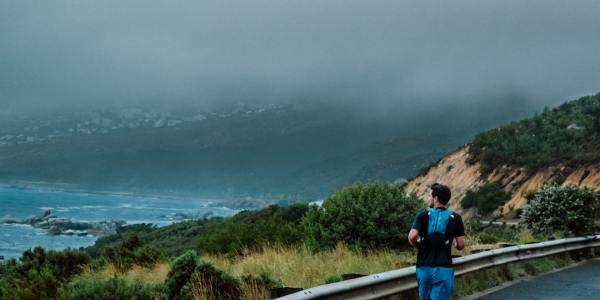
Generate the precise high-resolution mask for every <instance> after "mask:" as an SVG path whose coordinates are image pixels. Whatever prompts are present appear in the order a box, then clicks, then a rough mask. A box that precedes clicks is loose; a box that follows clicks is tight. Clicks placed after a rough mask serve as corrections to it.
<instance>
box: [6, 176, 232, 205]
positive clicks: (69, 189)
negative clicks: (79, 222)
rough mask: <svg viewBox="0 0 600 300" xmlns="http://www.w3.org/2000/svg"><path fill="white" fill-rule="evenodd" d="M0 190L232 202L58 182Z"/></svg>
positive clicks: (15, 183)
mask: <svg viewBox="0 0 600 300" xmlns="http://www.w3.org/2000/svg"><path fill="white" fill-rule="evenodd" d="M0 188H12V189H22V190H34V191H45V192H61V193H73V194H92V195H107V196H126V197H136V198H161V199H172V200H184V201H198V200H199V199H202V200H203V201H206V202H207V203H210V204H214V203H215V202H221V203H223V202H229V201H231V200H226V199H212V198H199V197H197V196H194V195H192V194H191V193H181V192H179V193H174V192H172V193H169V194H165V193H151V192H148V193H146V192H144V193H142V192H131V191H119V190H99V189H93V188H88V187H84V186H81V185H78V184H73V183H57V182H45V181H31V180H11V181H5V182H0Z"/></svg>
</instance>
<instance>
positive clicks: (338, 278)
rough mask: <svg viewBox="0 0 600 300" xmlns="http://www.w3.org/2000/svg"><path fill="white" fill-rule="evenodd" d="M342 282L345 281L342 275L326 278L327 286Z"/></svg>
mask: <svg viewBox="0 0 600 300" xmlns="http://www.w3.org/2000/svg"><path fill="white" fill-rule="evenodd" d="M342 280H344V279H343V278H342V276H340V275H329V276H327V277H325V284H330V283H335V282H340V281H342Z"/></svg>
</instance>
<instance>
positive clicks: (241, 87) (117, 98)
mask: <svg viewBox="0 0 600 300" xmlns="http://www.w3.org/2000/svg"><path fill="white" fill-rule="evenodd" d="M599 13H600V3H599V2H597V1H591V0H590V1H575V2H573V1H570V2H564V1H555V0H534V1H526V2H523V1H514V0H509V1H486V2H481V1H475V0H459V1H451V2H448V1H439V0H426V1H355V0H350V1H340V0H338V1H326V2H322V1H312V0H309V1H285V2H280V1H263V0H252V1H233V2H227V3H224V2H221V1H202V2H198V1H178V2H177V3H176V4H174V3H172V2H168V1H155V2H153V3H151V4H149V3H148V2H146V1H126V2H123V1H102V2H94V3H90V2H73V1H51V2H45V3H37V2H29V1H5V2H2V3H1V4H0V36H1V37H2V39H3V40H5V41H10V42H7V43H2V44H1V45H0V57H2V59H0V110H2V111H4V112H5V113H9V114H10V113H18V112H22V111H29V112H37V113H39V112H43V111H56V110H60V111H64V110H81V109H88V108H91V107H93V108H102V107H106V106H140V105H141V106H155V107H161V108H165V109H174V108H176V107H182V106H186V105H193V106H200V107H204V108H206V107H210V108H215V107H219V106H222V105H225V104H231V103H252V104H259V105H265V104H273V103H278V104H281V103H298V102H311V103H323V104H326V103H327V104H334V105H338V106H344V107H350V108H352V109H353V110H355V111H356V112H357V113H360V114H362V113H364V112H365V111H368V112H369V114H368V115H371V116H373V117H378V115H379V114H380V113H385V112H389V111H390V110H392V111H394V112H396V113H401V112H410V113H405V114H404V116H405V117H406V118H407V119H408V120H407V123H410V122H411V121H414V120H415V118H417V117H422V116H423V115H424V114H427V113H431V112H435V111H436V110H439V109H447V108H450V107H453V106H456V105H458V106H461V107H464V108H465V110H463V112H465V111H469V110H475V111H476V110H477V109H478V107H493V106H498V105H495V104H493V103H503V102H505V101H514V100H515V99H516V100H518V101H520V102H532V103H533V104H532V105H531V106H535V107H543V106H545V105H550V106H552V105H555V104H557V103H560V102H562V101H565V100H567V99H573V98H576V97H579V96H582V95H585V94H590V93H593V92H596V91H597V90H598V86H597V84H598V80H597V79H598V78H600V68H598V66H599V65H600V56H599V55H598V54H597V49H598V48H599V46H600V39H598V38H597V37H598V36H600V26H598V22H597V16H598V14H599ZM525 105H527V104H525ZM507 108H508V107H507Z"/></svg>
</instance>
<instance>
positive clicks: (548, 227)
mask: <svg viewBox="0 0 600 300" xmlns="http://www.w3.org/2000/svg"><path fill="white" fill-rule="evenodd" d="M526 197H527V199H528V201H529V202H528V203H527V205H525V206H524V207H523V213H522V215H521V218H522V222H523V223H525V224H526V225H527V227H529V228H530V229H531V230H532V231H533V232H535V233H550V232H552V231H565V232H569V233H572V234H574V235H582V234H587V233H591V232H593V231H594V230H595V229H597V228H596V226H595V224H594V223H595V222H596V221H597V220H598V219H600V193H598V192H596V191H594V190H592V189H590V188H587V187H584V188H580V187H576V186H574V185H569V186H566V187H561V186H558V185H555V184H554V185H546V186H542V187H541V188H539V189H538V190H537V191H535V192H534V193H530V194H528V195H527V196H526Z"/></svg>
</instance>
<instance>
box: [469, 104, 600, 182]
mask: <svg viewBox="0 0 600 300" xmlns="http://www.w3.org/2000/svg"><path fill="white" fill-rule="evenodd" d="M598 149H600V94H596V95H593V96H587V97H583V98H580V99H578V100H575V101H570V102H566V103H564V104H562V105H561V106H559V107H557V108H554V109H551V110H549V109H545V110H544V112H543V113H542V114H540V115H536V116H534V117H533V118H528V119H525V120H522V121H519V122H513V123H511V124H508V125H505V126H502V127H499V128H496V129H492V130H490V131H487V132H484V133H481V134H478V135H476V136H475V139H474V140H473V142H472V144H471V146H470V147H469V154H470V157H471V161H479V162H481V169H482V172H483V173H487V172H490V171H492V170H493V169H494V168H496V167H498V166H501V165H504V164H508V165H516V166H525V167H527V168H528V169H529V170H531V171H535V170H537V169H539V168H540V167H543V166H546V165H548V164H551V163H555V162H564V163H566V164H569V165H575V164H577V163H585V162H590V161H596V160H599V159H600V151H598Z"/></svg>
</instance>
